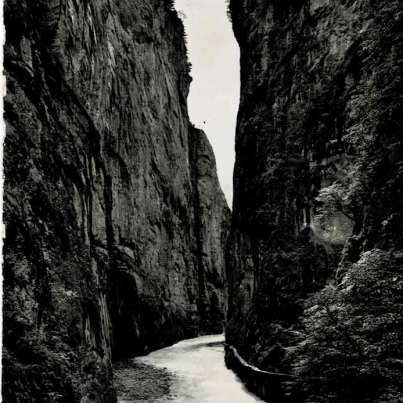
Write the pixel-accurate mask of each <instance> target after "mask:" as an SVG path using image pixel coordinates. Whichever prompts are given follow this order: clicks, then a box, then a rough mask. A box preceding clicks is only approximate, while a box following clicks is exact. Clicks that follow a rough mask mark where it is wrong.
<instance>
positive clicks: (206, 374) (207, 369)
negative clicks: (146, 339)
mask: <svg viewBox="0 0 403 403" xmlns="http://www.w3.org/2000/svg"><path fill="white" fill-rule="evenodd" d="M223 342H224V336H223V335H213V336H201V337H198V338H196V339H190V340H184V341H181V342H180V343H177V344H175V345H173V346H171V347H167V348H164V349H162V350H158V351H154V352H152V353H151V354H149V355H148V356H145V357H138V358H136V361H138V362H141V363H143V364H147V365H152V366H154V367H157V368H166V369H167V370H168V371H169V372H171V373H172V374H174V381H173V384H172V385H171V390H170V398H169V401H170V402H173V403H252V402H263V400H261V399H259V398H258V397H256V396H255V395H253V394H251V393H250V392H248V391H247V389H246V388H245V386H244V385H243V383H242V382H241V381H240V380H239V378H238V377H237V376H236V375H235V374H234V373H233V372H232V371H231V370H229V369H228V368H227V367H226V365H225V361H224V345H223ZM158 401H159V400H158ZM120 403H124V401H123V400H121V401H120Z"/></svg>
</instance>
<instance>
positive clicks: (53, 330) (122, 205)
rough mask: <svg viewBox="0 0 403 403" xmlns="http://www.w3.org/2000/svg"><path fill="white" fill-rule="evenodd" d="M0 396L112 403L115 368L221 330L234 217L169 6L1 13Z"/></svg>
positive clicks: (58, 1) (15, 8)
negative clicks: (0, 243) (0, 289)
mask: <svg viewBox="0 0 403 403" xmlns="http://www.w3.org/2000/svg"><path fill="white" fill-rule="evenodd" d="M5 25H6V32H7V34H6V45H5V50H4V63H5V72H6V78H7V96H6V97H5V101H4V102H5V103H4V104H5V120H6V131H7V132H6V139H5V146H4V147H5V148H4V173H5V189H4V221H5V225H6V238H5V243H4V249H3V253H4V269H3V273H4V296H3V304H4V322H3V325H4V342H3V343H4V347H3V399H4V400H5V401H7V402H52V403H55V402H59V403H62V402H69V403H71V402H80V401H82V402H102V403H103V402H114V401H115V400H116V396H115V392H114V389H113V385H112V377H111V361H112V359H115V358H117V357H125V356H132V355H136V354H142V353H145V352H147V351H149V350H151V349H155V348H158V347H161V346H165V345H167V344H170V343H173V342H174V341H176V340H178V339H181V338H184V337H191V336H195V335H197V334H198V333H199V332H219V331H221V330H222V326H223V321H224V313H225V310H226V272H225V264H224V253H223V251H224V245H225V243H226V238H227V233H228V231H229V217H230V211H229V209H228V206H227V204H226V201H225V198H224V196H223V193H222V191H221V189H220V185H219V183H218V179H217V174H216V167H215V159H214V155H213V151H212V148H211V146H210V144H209V142H208V140H207V138H206V136H205V134H204V133H203V132H202V131H200V130H197V129H195V128H194V127H193V126H192V125H191V123H190V122H189V118H188V112H187V105H186V98H187V95H188V91H189V85H190V81H191V78H190V76H189V64H188V62H187V57H186V45H185V40H184V32H183V25H182V22H181V21H180V19H179V18H178V16H177V13H176V11H174V10H173V6H172V2H170V1H164V0H151V1H149V0H147V1H144V0H136V1H127V0H112V1H111V0H96V1H92V2H89V1H87V0H52V1H36V2H29V1H25V0H6V1H5Z"/></svg>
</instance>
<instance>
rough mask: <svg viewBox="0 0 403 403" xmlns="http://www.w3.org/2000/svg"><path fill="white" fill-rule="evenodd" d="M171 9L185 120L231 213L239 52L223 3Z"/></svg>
mask: <svg viewBox="0 0 403 403" xmlns="http://www.w3.org/2000/svg"><path fill="white" fill-rule="evenodd" d="M175 6H176V9H177V11H178V12H180V14H181V15H182V19H183V22H184V24H185V30H186V34H187V40H188V52H189V61H190V63H191V64H192V71H191V76H192V77H193V82H192V84H191V86H190V94H189V98H188V105H189V115H190V119H191V121H192V123H193V124H194V125H195V126H196V127H198V128H200V129H203V130H204V131H205V132H206V134H207V137H208V138H209V140H210V142H211V145H212V146H213V149H214V153H215V157H216V161H217V171H218V177H219V179H220V183H221V187H222V189H223V191H224V193H225V196H226V198H227V201H228V204H229V206H230V207H232V194H233V189H232V174H233V168H234V162H235V150H234V149H235V126H236V116H237V112H238V106H239V90H240V73H239V47H238V44H237V42H236V40H235V37H234V34H233V32H232V27H231V23H230V22H229V20H228V18H227V5H226V2H225V0H176V1H175ZM182 13H183V14H182Z"/></svg>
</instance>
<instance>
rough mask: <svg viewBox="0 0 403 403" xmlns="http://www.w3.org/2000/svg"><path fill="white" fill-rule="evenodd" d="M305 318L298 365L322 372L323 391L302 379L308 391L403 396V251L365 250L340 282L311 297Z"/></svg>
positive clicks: (338, 398) (336, 397)
mask: <svg viewBox="0 0 403 403" xmlns="http://www.w3.org/2000/svg"><path fill="white" fill-rule="evenodd" d="M302 323H303V332H304V334H305V339H304V341H303V342H301V343H300V344H299V346H298V349H297V351H296V352H295V354H296V359H295V362H296V364H295V368H294V369H295V371H296V372H297V373H299V374H300V375H304V376H308V377H321V378H322V382H321V389H320V391H319V390H317V388H315V389H312V388H311V385H310V383H309V380H305V381H303V382H302V383H303V385H302V388H303V390H304V392H305V393H306V395H307V396H312V395H315V396H317V397H320V398H322V399H324V400H323V401H324V402H349V401H354V402H373V401H375V400H376V399H381V400H382V399H385V396H386V397H387V396H389V397H390V399H391V401H393V399H394V398H397V397H396V396H400V398H402V397H403V396H402V395H401V388H402V387H403V376H402V375H403V360H402V358H403V346H402V343H401V340H402V337H403V328H402V324H403V255H402V254H398V253H392V252H384V251H381V250H379V249H374V250H372V251H369V252H366V253H364V254H363V255H362V257H361V259H360V261H359V262H358V263H356V264H354V265H352V267H351V268H350V270H349V272H348V273H347V275H346V276H345V278H344V280H343V282H342V284H341V285H340V286H339V287H334V286H328V287H326V288H325V289H324V290H322V291H321V292H320V293H317V294H315V295H313V296H312V297H311V298H310V299H309V300H308V302H307V306H306V310H305V313H304V316H303V320H302ZM399 391H400V392H399ZM399 393H400V395H399ZM382 396H383V397H382ZM384 401H387V399H386V400H384Z"/></svg>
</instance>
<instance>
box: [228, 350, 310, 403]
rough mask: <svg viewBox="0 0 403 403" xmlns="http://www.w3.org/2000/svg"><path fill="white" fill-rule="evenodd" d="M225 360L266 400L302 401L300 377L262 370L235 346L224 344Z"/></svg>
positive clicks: (286, 402)
mask: <svg viewBox="0 0 403 403" xmlns="http://www.w3.org/2000/svg"><path fill="white" fill-rule="evenodd" d="M225 362H226V364H227V366H228V367H229V368H230V369H232V370H233V371H234V372H235V373H236V374H237V375H238V376H239V378H241V380H242V381H243V382H244V383H245V385H246V387H247V388H248V389H249V390H250V391H251V392H253V393H254V394H255V395H257V396H259V397H260V398H262V399H263V400H265V401H267V402H273V403H274V402H275V403H280V402H281V403H291V402H292V403H299V402H303V400H302V397H301V396H300V391H299V382H297V381H298V380H299V379H300V378H299V377H298V376H296V375H290V374H280V373H276V372H269V371H262V370H261V369H259V368H256V367H254V366H253V365H250V364H249V363H248V362H246V361H245V360H244V359H243V358H242V357H241V356H240V355H239V353H238V351H237V350H236V348H235V347H233V346H230V345H227V344H226V345H225Z"/></svg>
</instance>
